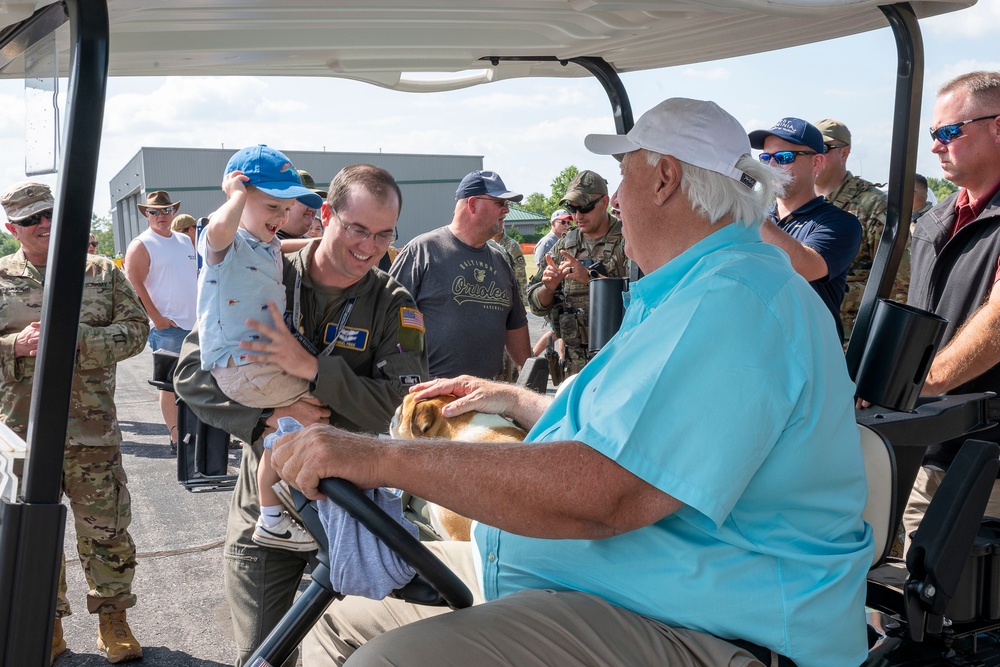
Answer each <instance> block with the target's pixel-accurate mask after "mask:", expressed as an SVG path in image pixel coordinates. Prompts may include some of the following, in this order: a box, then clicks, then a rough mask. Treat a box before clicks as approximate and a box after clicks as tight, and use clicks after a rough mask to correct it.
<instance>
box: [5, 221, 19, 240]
mask: <svg viewBox="0 0 1000 667" xmlns="http://www.w3.org/2000/svg"><path fill="white" fill-rule="evenodd" d="M4 227H6V228H7V231H8V232H10V235H11V236H13V237H14V238H15V239H16V238H17V225H12V224H10V223H9V222H5V223H4Z"/></svg>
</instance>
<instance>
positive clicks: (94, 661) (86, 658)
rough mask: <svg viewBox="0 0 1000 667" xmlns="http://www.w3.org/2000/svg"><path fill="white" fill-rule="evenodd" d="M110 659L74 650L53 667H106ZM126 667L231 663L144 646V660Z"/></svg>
mask: <svg viewBox="0 0 1000 667" xmlns="http://www.w3.org/2000/svg"><path fill="white" fill-rule="evenodd" d="M107 664H108V659H107V658H106V657H105V656H104V654H103V653H101V652H99V651H95V652H94V653H75V652H73V651H72V650H69V651H67V652H66V653H63V654H62V655H61V656H59V658H58V659H57V660H56V661H55V662H54V663H52V667H96V666H97V665H103V666H106V665H107ZM122 664H125V665H144V666H145V667H230V664H229V663H224V662H216V661H215V660H204V659H201V658H195V657H192V656H191V654H190V653H184V652H183V651H173V650H171V649H169V648H166V647H163V646H143V647H142V659H141V660H133V661H130V662H126V663H122Z"/></svg>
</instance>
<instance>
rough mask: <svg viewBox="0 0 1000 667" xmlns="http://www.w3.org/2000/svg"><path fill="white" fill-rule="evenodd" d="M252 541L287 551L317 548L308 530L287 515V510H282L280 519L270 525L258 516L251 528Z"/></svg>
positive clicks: (317, 545) (313, 549)
mask: <svg viewBox="0 0 1000 667" xmlns="http://www.w3.org/2000/svg"><path fill="white" fill-rule="evenodd" d="M253 541H254V542H256V543H257V544H260V545H262V546H265V547H273V548H275V549H286V550H287V551H315V550H316V549H318V548H319V544H317V543H316V540H314V539H313V538H312V535H310V534H309V531H307V530H306V529H305V528H303V527H302V526H301V525H300V524H298V523H297V522H296V521H295V520H294V519H292V518H291V517H290V516H288V513H287V512H282V513H281V521H279V522H278V523H277V524H276V525H274V526H270V527H268V525H267V524H266V523H264V519H263V518H262V517H259V518H258V519H257V526H256V527H255V528H254V530H253Z"/></svg>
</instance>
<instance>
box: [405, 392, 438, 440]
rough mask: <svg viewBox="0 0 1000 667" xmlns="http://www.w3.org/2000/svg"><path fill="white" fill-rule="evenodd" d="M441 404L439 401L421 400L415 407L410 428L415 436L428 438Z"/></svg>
mask: <svg viewBox="0 0 1000 667" xmlns="http://www.w3.org/2000/svg"><path fill="white" fill-rule="evenodd" d="M439 412H440V405H439V402H438V401H434V400H428V401H420V402H419V403H417V404H416V405H415V406H414V407H413V418H412V419H411V420H410V430H411V431H412V432H413V434H414V435H415V436H419V437H421V438H426V437H428V436H429V435H431V433H430V431H431V430H432V429H433V428H434V424H435V423H436V422H437V419H438V413H439Z"/></svg>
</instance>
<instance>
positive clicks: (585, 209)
mask: <svg viewBox="0 0 1000 667" xmlns="http://www.w3.org/2000/svg"><path fill="white" fill-rule="evenodd" d="M602 199H604V197H603V196H602V197H598V198H597V199H595V200H594V201H592V202H590V203H589V204H587V205H586V206H577V205H576V204H566V210H567V211H569V212H570V213H573V214H576V213H590V212H591V211H593V210H594V208H596V207H597V205H598V204H600V203H601V200H602Z"/></svg>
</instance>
